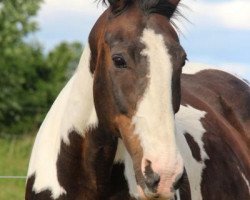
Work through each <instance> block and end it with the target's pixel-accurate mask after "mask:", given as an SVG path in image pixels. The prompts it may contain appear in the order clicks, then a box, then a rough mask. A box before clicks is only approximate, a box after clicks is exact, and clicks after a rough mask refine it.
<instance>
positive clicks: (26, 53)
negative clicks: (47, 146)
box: [0, 0, 82, 136]
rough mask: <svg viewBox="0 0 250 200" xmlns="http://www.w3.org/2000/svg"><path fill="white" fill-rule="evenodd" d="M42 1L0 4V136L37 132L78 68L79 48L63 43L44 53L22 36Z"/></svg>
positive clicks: (15, 0)
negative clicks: (74, 69) (70, 76)
mask: <svg viewBox="0 0 250 200" xmlns="http://www.w3.org/2000/svg"><path fill="white" fill-rule="evenodd" d="M40 2H41V0H2V1H0V45H1V46H0V77H1V78H0V87H1V92H0V136H3V135H5V136H6V135H13V134H14V135H17V134H24V133H27V132H31V131H32V130H36V129H37V128H38V126H39V125H40V123H41V122H42V120H43V118H44V116H45V114H46V113H47V111H48V109H49V107H50V106H51V104H52V103H53V101H54V99H55V98H56V96H57V94H58V92H59V91H60V90H61V89H62V87H63V85H64V84H65V82H66V80H67V79H68V77H69V74H71V72H72V70H73V66H74V67H75V66H76V65H77V62H78V60H79V57H80V53H81V50H82V45H81V44H79V43H77V42H74V43H67V42H63V43H61V44H59V45H58V46H56V47H55V49H53V50H51V51H50V52H49V53H48V54H46V55H45V54H44V52H43V48H42V47H41V45H40V44H39V43H38V42H33V43H27V42H25V41H24V37H26V36H27V34H28V33H31V32H34V31H35V30H36V29H37V25H36V23H35V22H34V21H33V16H35V14H36V12H37V10H38V8H39V4H40Z"/></svg>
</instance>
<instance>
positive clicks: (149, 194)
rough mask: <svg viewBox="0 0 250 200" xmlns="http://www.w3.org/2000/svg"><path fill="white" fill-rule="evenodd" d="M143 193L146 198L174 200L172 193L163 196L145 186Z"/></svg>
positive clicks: (149, 199)
mask: <svg viewBox="0 0 250 200" xmlns="http://www.w3.org/2000/svg"><path fill="white" fill-rule="evenodd" d="M144 194H145V196H146V198H147V200H174V193H171V194H169V195H168V196H167V197H164V196H162V195H160V194H159V193H157V192H152V191H150V190H149V189H148V188H147V187H146V188H145V189H144Z"/></svg>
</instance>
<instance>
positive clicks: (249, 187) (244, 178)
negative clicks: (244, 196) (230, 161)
mask: <svg viewBox="0 0 250 200" xmlns="http://www.w3.org/2000/svg"><path fill="white" fill-rule="evenodd" d="M237 168H238V170H239V172H240V174H241V177H242V178H243V180H244V181H245V183H246V186H247V188H248V192H249V195H250V184H249V180H248V179H247V177H246V176H245V174H244V173H243V172H242V171H241V170H240V168H239V167H237Z"/></svg>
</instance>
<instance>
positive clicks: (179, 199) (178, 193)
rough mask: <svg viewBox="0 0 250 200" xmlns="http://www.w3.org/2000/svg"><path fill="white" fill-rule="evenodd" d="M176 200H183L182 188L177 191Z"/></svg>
mask: <svg viewBox="0 0 250 200" xmlns="http://www.w3.org/2000/svg"><path fill="white" fill-rule="evenodd" d="M176 200H181V196H180V190H177V191H176Z"/></svg>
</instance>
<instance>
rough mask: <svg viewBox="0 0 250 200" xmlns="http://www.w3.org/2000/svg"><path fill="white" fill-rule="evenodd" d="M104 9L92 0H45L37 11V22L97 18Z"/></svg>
mask: <svg viewBox="0 0 250 200" xmlns="http://www.w3.org/2000/svg"><path fill="white" fill-rule="evenodd" d="M103 11H104V7H103V6H102V4H101V3H100V4H99V6H98V3H97V2H95V1H94V0H88V1H86V0H45V1H44V3H43V4H42V7H41V10H40V11H39V13H38V21H39V23H50V22H51V21H58V22H59V23H61V22H62V21H63V19H65V18H69V17H71V18H72V20H74V18H80V17H83V16H84V17H85V18H89V19H97V18H98V16H99V15H100V14H101V13H102V12H103Z"/></svg>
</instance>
